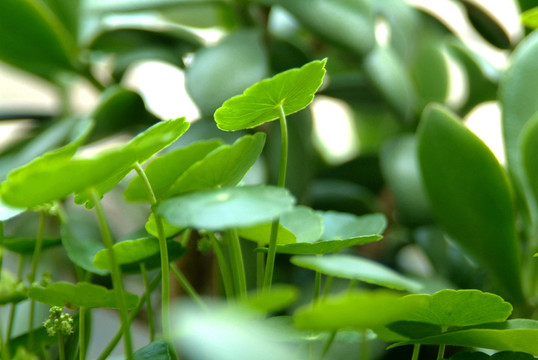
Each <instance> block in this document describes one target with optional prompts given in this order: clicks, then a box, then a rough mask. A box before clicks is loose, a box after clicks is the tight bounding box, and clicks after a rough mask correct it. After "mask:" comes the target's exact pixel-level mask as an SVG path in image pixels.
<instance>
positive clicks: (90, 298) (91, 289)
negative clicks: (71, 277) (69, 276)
mask: <svg viewBox="0 0 538 360" xmlns="http://www.w3.org/2000/svg"><path fill="white" fill-rule="evenodd" d="M115 291H116V290H108V289H107V288H105V287H103V286H100V285H95V284H90V283H86V282H79V283H77V284H76V285H73V284H70V283H67V282H56V283H51V284H49V285H47V286H46V287H42V286H39V285H38V286H32V287H31V288H30V289H29V296H30V297H31V298H32V299H34V300H35V301H38V302H41V303H44V304H47V305H51V306H67V307H70V308H74V307H87V308H111V309H117V308H118V304H117V302H116V294H115ZM125 300H126V304H127V308H128V309H132V308H134V307H135V306H136V303H137V301H138V297H137V296H136V295H134V294H131V293H128V292H125Z"/></svg>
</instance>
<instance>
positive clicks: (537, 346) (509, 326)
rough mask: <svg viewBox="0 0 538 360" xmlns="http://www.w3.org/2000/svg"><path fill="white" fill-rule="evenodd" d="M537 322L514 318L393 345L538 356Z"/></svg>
mask: <svg viewBox="0 0 538 360" xmlns="http://www.w3.org/2000/svg"><path fill="white" fill-rule="evenodd" d="M537 338H538V321H536V320H527V319H514V320H508V321H506V322H501V323H492V324H485V325H480V326H475V327H471V328H469V329H462V330H457V331H450V332H446V333H444V334H440V335H436V336H430V337H425V338H420V339H413V340H409V341H405V342H399V343H397V344H394V345H391V346H390V347H396V346H401V345H408V344H423V345H438V344H446V345H456V346H465V347H472V348H484V349H494V350H505V351H520V352H525V353H529V354H532V355H534V356H538V342H537V341H536V339H537Z"/></svg>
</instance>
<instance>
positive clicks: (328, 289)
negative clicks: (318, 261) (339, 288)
mask: <svg viewBox="0 0 538 360" xmlns="http://www.w3.org/2000/svg"><path fill="white" fill-rule="evenodd" d="M333 280H334V277H333V276H327V278H326V279H325V288H324V289H323V297H322V298H321V300H322V301H324V300H325V299H326V298H327V296H329V294H330V293H331V287H332V285H333Z"/></svg>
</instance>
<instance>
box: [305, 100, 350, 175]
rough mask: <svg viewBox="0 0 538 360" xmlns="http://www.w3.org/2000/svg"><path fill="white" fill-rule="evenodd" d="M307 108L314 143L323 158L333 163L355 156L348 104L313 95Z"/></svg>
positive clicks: (342, 161)
mask: <svg viewBox="0 0 538 360" xmlns="http://www.w3.org/2000/svg"><path fill="white" fill-rule="evenodd" d="M311 108H312V113H313V122H314V132H313V141H314V146H316V148H318V150H319V151H320V153H321V154H322V156H323V157H324V159H325V160H326V161H327V162H328V163H329V164H333V165H337V164H341V163H344V162H346V161H348V160H351V159H353V158H354V157H356V156H357V155H358V153H359V140H358V137H357V135H356V134H357V132H356V129H355V124H354V122H353V112H352V110H351V108H350V107H349V105H348V104H347V103H346V102H344V101H342V100H337V99H334V98H330V97H327V96H317V97H316V99H315V100H314V102H313V103H312V105H311Z"/></svg>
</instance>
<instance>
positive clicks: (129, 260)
mask: <svg viewBox="0 0 538 360" xmlns="http://www.w3.org/2000/svg"><path fill="white" fill-rule="evenodd" d="M167 245H168V247H167V248H168V259H169V260H170V261H174V260H177V259H179V258H180V257H181V256H182V255H183V254H184V253H185V248H183V246H181V244H179V243H178V242H176V241H168V244H167ZM112 249H113V250H114V253H115V254H116V261H117V262H118V265H120V266H121V269H122V270H123V271H124V272H127V273H133V272H135V273H137V272H140V264H142V263H144V264H145V265H146V268H147V269H148V270H150V269H153V268H156V267H159V266H160V264H161V262H160V260H161V259H160V248H159V240H158V239H157V238H155V237H146V238H141V239H136V240H125V241H121V242H119V243H116V244H114V245H113V246H112ZM93 264H94V265H95V266H96V267H98V268H99V269H105V270H110V265H109V257H108V251H107V250H106V249H103V250H100V251H99V252H97V253H96V254H95V257H94V259H93Z"/></svg>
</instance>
